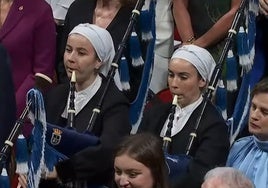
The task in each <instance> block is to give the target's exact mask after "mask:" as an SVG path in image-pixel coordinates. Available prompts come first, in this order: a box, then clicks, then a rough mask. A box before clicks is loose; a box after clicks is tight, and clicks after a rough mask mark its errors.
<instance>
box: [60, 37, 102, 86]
mask: <svg viewBox="0 0 268 188" xmlns="http://www.w3.org/2000/svg"><path fill="white" fill-rule="evenodd" d="M64 66H65V70H66V72H67V75H68V77H69V78H70V77H71V75H72V71H75V73H76V82H77V83H78V84H86V85H87V83H89V84H88V85H90V83H92V82H93V81H94V79H95V77H96V69H99V68H100V66H101V62H100V60H99V59H98V58H97V55H96V52H95V49H94V48H93V46H92V44H91V43H90V41H89V40H88V39H87V38H85V37H84V36H82V35H79V34H71V35H70V36H69V37H68V40H67V44H66V48H65V53H64Z"/></svg>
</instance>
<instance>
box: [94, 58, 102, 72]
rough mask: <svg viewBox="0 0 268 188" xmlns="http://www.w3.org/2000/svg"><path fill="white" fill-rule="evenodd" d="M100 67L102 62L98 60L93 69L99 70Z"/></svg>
mask: <svg viewBox="0 0 268 188" xmlns="http://www.w3.org/2000/svg"><path fill="white" fill-rule="evenodd" d="M101 66H102V62H101V60H99V59H98V60H97V62H96V65H95V69H97V70H99V69H100V67H101Z"/></svg>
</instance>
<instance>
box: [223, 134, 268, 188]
mask: <svg viewBox="0 0 268 188" xmlns="http://www.w3.org/2000/svg"><path fill="white" fill-rule="evenodd" d="M226 166H231V167H234V168H236V169H238V170H240V171H242V172H243V173H244V174H245V175H246V176H247V177H248V178H249V179H250V180H251V181H252V182H253V183H254V184H255V187H256V188H267V187H268V141H260V140H258V139H257V138H256V137H254V136H248V137H244V138H241V139H239V140H237V141H236V142H235V143H234V145H233V146H232V148H231V150H230V153H229V156H228V160H227V163H226Z"/></svg>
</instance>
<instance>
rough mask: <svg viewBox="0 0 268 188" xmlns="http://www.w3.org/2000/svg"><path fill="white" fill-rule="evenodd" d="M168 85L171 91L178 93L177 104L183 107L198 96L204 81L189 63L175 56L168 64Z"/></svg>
mask: <svg viewBox="0 0 268 188" xmlns="http://www.w3.org/2000/svg"><path fill="white" fill-rule="evenodd" d="M168 85H169V89H170V91H171V93H173V94H176V95H178V104H179V105H180V107H182V108H183V107H185V106H187V105H189V104H191V103H193V102H195V101H196V100H197V99H198V98H199V97H200V95H201V89H200V88H203V87H205V85H206V82H205V81H204V80H203V79H202V78H201V77H200V76H199V74H198V72H197V69H196V68H195V67H194V66H193V65H192V64H191V63H189V62H188V61H186V60H183V59H178V58H176V59H172V60H171V61H170V63H169V66H168Z"/></svg>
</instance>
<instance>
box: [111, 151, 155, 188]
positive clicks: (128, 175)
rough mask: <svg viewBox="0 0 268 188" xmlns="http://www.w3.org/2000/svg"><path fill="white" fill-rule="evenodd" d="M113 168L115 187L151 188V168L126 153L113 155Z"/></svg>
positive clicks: (152, 183) (152, 182)
mask: <svg viewBox="0 0 268 188" xmlns="http://www.w3.org/2000/svg"><path fill="white" fill-rule="evenodd" d="M114 169H115V174H114V179H115V183H116V185H117V187H125V188H153V185H154V180H153V176H152V173H151V170H150V169H149V168H148V167H147V166H145V165H144V164H142V163H140V162H138V161H136V160H135V159H133V158H131V157H129V156H128V155H127V154H123V155H120V156H116V157H115V161H114Z"/></svg>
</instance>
